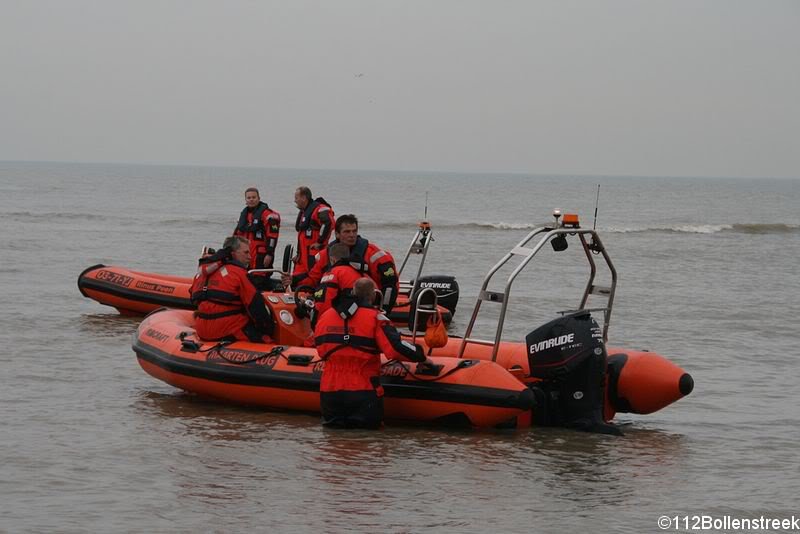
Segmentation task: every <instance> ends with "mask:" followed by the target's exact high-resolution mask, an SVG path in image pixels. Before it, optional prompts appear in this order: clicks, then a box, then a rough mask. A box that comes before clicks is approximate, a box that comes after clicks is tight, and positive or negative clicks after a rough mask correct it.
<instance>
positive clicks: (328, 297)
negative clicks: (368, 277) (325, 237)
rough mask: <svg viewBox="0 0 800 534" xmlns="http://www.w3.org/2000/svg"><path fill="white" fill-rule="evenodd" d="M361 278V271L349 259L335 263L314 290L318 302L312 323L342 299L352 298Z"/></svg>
mask: <svg viewBox="0 0 800 534" xmlns="http://www.w3.org/2000/svg"><path fill="white" fill-rule="evenodd" d="M359 278H361V273H359V272H358V271H357V270H356V269H354V268H353V266H352V265H350V263H349V262H348V261H347V259H343V260H339V261H338V262H336V263H335V264H333V266H332V267H331V269H330V271H328V272H327V273H326V274H325V275H323V277H322V280H320V284H319V286H317V289H316V290H315V291H314V300H315V301H316V303H317V304H316V306H315V308H314V318H313V319H312V325H313V324H315V323H316V319H317V318H318V317H319V316H320V315H322V314H323V313H325V311H326V310H327V309H328V308H331V307H333V306H336V305H337V304H338V303H339V302H340V301H342V299H346V298H351V297H352V292H353V286H354V285H355V283H356V280H358V279H359Z"/></svg>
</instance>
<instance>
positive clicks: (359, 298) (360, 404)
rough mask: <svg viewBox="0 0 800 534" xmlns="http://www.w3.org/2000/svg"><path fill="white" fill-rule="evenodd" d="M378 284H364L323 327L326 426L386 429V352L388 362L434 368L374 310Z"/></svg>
mask: <svg viewBox="0 0 800 534" xmlns="http://www.w3.org/2000/svg"><path fill="white" fill-rule="evenodd" d="M374 295H375V283H374V282H373V281H372V280H371V279H369V278H359V279H358V280H357V281H356V283H355V285H354V286H353V295H352V298H349V299H348V298H343V299H340V301H339V302H338V303H337V304H336V305H334V307H333V308H330V309H328V310H327V311H326V312H325V313H323V314H322V316H321V317H320V318H319V321H318V322H317V328H316V330H315V331H316V343H317V351H318V352H319V355H320V357H321V358H322V359H323V360H325V368H324V369H323V371H322V380H321V382H320V388H319V389H320V403H321V408H322V422H323V424H324V425H326V426H332V427H339V428H370V429H376V428H380V426H381V424H382V423H383V387H382V386H381V385H380V374H381V352H383V353H384V354H385V355H386V357H387V358H392V359H395V358H403V359H406V360H411V361H413V362H426V361H428V362H429V359H428V358H426V356H425V354H424V353H423V352H422V347H420V346H419V345H413V344H411V343H409V342H408V341H404V340H403V339H401V337H400V333H399V332H398V331H397V330H396V329H395V328H394V327H393V326H392V325H391V323H390V322H389V319H388V318H387V317H386V316H385V315H384V314H383V313H382V312H381V311H380V310H378V309H376V308H373V307H372V301H373V298H374Z"/></svg>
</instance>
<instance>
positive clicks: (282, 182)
mask: <svg viewBox="0 0 800 534" xmlns="http://www.w3.org/2000/svg"><path fill="white" fill-rule="evenodd" d="M301 184H305V185H309V186H310V187H311V188H312V191H313V192H314V194H315V196H317V195H322V196H324V197H325V198H326V199H327V200H328V201H329V202H330V203H331V204H333V206H334V208H335V210H336V213H338V214H343V213H347V212H352V213H355V214H356V215H358V217H359V219H360V220H361V233H362V235H364V236H365V237H367V238H368V239H370V240H371V241H374V242H376V243H378V244H380V245H382V246H383V247H385V248H388V249H389V250H391V251H392V252H393V253H394V254H395V256H396V257H402V256H403V254H404V253H405V250H406V248H407V247H408V245H409V243H410V241H411V238H412V237H413V235H414V231H415V223H416V222H417V221H418V220H419V219H421V218H422V217H423V216H424V212H425V199H426V194H427V198H428V205H427V215H428V219H429V220H430V221H431V223H432V225H433V228H434V232H435V242H434V243H433V245H432V247H431V250H430V255H429V258H428V262H427V264H426V272H427V273H429V274H433V273H442V274H452V275H455V276H456V277H457V279H458V281H459V284H460V286H461V291H462V294H461V301H460V305H459V309H458V311H457V312H456V316H455V323H454V325H453V329H452V330H454V331H455V332H457V333H458V332H460V331H463V328H464V327H465V323H466V321H467V320H468V318H469V314H470V311H471V308H472V306H473V304H474V299H475V296H476V294H477V290H478V287H479V285H480V282H481V280H482V278H483V276H484V275H485V273H486V271H487V270H488V269H489V268H490V267H491V266H492V265H494V263H495V262H496V261H497V260H498V258H499V257H500V256H501V255H502V254H503V253H505V252H506V251H507V250H509V249H510V248H511V247H513V246H514V245H515V244H516V243H517V242H518V241H519V240H520V239H521V238H522V237H523V236H524V235H525V234H526V233H527V232H528V231H529V229H530V228H532V227H533V226H535V225H537V224H540V223H544V222H548V221H549V220H550V217H551V216H550V213H551V211H552V209H553V208H560V209H562V210H563V211H575V212H577V213H579V214H580V215H581V217H582V220H583V223H584V225H591V224H592V222H593V215H594V207H595V199H596V194H597V186H598V184H599V185H600V195H599V210H598V216H597V219H596V224H597V228H598V230H599V231H600V232H601V237H602V238H603V240H604V242H605V244H606V246H607V248H608V250H609V252H610V254H611V257H612V259H613V260H614V262H615V265H616V267H617V270H618V271H619V274H620V280H619V285H618V292H617V300H616V304H615V309H614V315H613V317H612V324H611V329H610V341H611V344H612V345H615V346H620V347H629V348H641V349H649V350H653V351H656V352H659V353H661V354H663V355H665V356H667V357H668V358H670V359H671V360H672V361H674V362H676V363H677V364H678V365H680V366H682V367H683V368H684V369H686V370H687V371H688V372H690V373H691V374H692V375H693V376H694V379H695V383H696V387H695V391H694V393H693V394H692V395H691V396H690V397H688V398H686V399H683V400H681V401H679V402H678V403H676V404H674V405H672V406H670V407H668V408H667V409H665V410H663V411H661V412H659V413H656V414H652V415H649V416H631V415H623V416H621V417H619V419H618V421H619V422H620V423H622V424H623V425H624V430H625V436H624V437H611V436H600V435H591V434H582V433H574V432H569V431H563V430H554V429H533V430H529V431H528V430H526V431H481V432H478V431H454V430H440V429H435V428H418V427H403V426H387V428H386V429H385V430H384V431H380V432H358V431H355V432H336V431H328V430H323V429H322V428H321V426H320V424H319V421H318V419H317V418H316V417H312V416H309V415H298V414H285V413H269V412H264V411H260V410H251V409H243V408H240V407H235V406H228V405H222V404H219V403H216V402H210V401H204V400H201V399H197V398H194V397H192V396H190V395H187V394H184V393H181V392H180V391H177V390H175V389H173V388H172V387H170V386H168V385H166V384H164V383H161V382H159V381H157V380H155V379H153V378H151V377H150V376H149V375H146V374H145V373H144V372H143V371H142V370H141V369H140V368H139V365H138V363H137V362H136V358H135V356H134V354H133V352H132V350H131V347H130V344H131V333H132V331H133V330H134V328H135V327H136V325H137V320H136V319H131V318H123V317H120V316H118V315H117V314H116V312H115V311H114V310H113V309H111V308H105V307H103V306H100V305H99V304H97V303H95V302H92V301H89V300H86V299H84V298H83V297H82V296H81V295H80V293H79V292H78V289H77V286H76V279H77V276H78V274H79V273H80V272H81V271H82V270H83V269H84V268H86V267H88V266H90V265H93V264H96V263H106V264H118V265H124V266H128V267H130V268H133V269H139V270H149V271H156V272H165V273H172V274H184V275H190V274H191V273H192V272H193V270H194V266H195V265H196V263H195V262H196V257H197V255H198V253H199V250H200V248H201V247H202V246H203V245H212V246H218V245H219V244H220V243H221V241H222V239H223V238H224V237H225V236H226V235H227V234H228V233H230V231H231V230H232V228H233V226H234V223H235V221H236V218H237V215H238V213H239V210H240V209H241V206H242V196H243V191H244V189H245V187H247V186H249V185H256V186H258V187H260V188H261V191H262V199H264V200H266V201H267V202H268V203H269V204H270V205H271V206H272V207H273V208H275V209H277V210H278V211H280V212H281V214H282V215H283V217H284V226H283V228H284V230H283V232H282V234H281V236H282V237H281V247H282V245H283V244H287V243H291V242H292V241H293V235H292V234H293V233H292V228H293V224H294V217H295V214H296V209H295V208H294V207H293V203H292V195H293V191H294V189H295V188H296V187H297V186H298V185H301ZM0 228H2V232H1V233H0V254H1V255H2V260H1V261H0V292H1V294H2V303H3V305H2V306H1V307H0V346H2V347H3V350H2V351H0V365H2V387H0V421H1V424H2V437H0V443H2V447H0V465H2V476H0V531H7V532H87V531H90V532H195V531H216V532H239V531H245V530H248V531H285V532H297V531H299V532H312V531H314V532H316V531H320V532H349V531H357V532H378V531H386V532H423V531H431V532H573V531H576V530H577V529H587V528H589V529H591V531H594V532H636V533H640V532H658V531H659V528H658V525H657V520H658V518H659V517H660V516H662V515H665V516H668V517H669V518H672V520H673V523H672V528H671V530H673V531H674V530H676V528H675V524H674V518H675V516H678V517H679V522H680V525H679V528H678V529H677V530H686V529H685V528H684V519H683V516H689V518H688V521H689V523H688V524H689V527H691V526H692V525H693V523H694V521H695V520H694V519H693V518H692V517H691V516H702V515H706V516H709V517H712V518H723V517H724V516H726V515H727V516H731V517H732V518H753V517H756V518H757V517H760V516H764V517H766V518H791V516H792V515H794V516H796V517H800V506H799V505H798V499H797V495H798V494H800V454H799V453H798V450H800V447H798V444H799V442H800V429H799V423H800V421H799V419H800V387H798V376H800V363H799V362H798V357H799V356H800V352H799V351H798V349H797V346H798V334H797V332H798V329H799V328H800V327H798V317H800V276H799V275H798V274H797V273H798V269H797V266H796V263H797V260H798V257H799V256H800V254H799V252H800V181H792V180H771V179H761V180H736V179H725V178H719V179H676V178H636V177H612V176H608V177H579V176H576V177H563V176H561V177H554V176H523V175H502V174H498V175H490V174H486V175H458V174H431V173H416V174H410V173H392V172H382V171H372V172H366V171H352V172H351V171H324V170H280V169H243V168H204V167H178V166H174V167H159V166H126V165H101V164H90V165H87V164H59V163H8V162H7V163H0ZM577 252H578V251H574V250H572V249H570V250H568V251H566V252H565V253H563V254H561V255H558V256H556V255H554V254H552V253H549V254H545V255H544V256H543V258H542V259H541V260H540V259H538V257H537V260H536V261H535V262H534V264H532V266H531V267H530V268H529V269H528V270H527V271H525V272H524V273H523V275H522V276H521V277H520V279H518V281H517V282H516V283H515V285H514V289H513V291H512V302H511V311H510V316H509V317H508V319H507V321H506V328H505V330H504V337H505V338H506V339H509V340H522V339H523V338H524V336H525V334H526V333H527V332H529V331H530V330H533V329H534V328H535V327H536V326H538V325H539V324H541V323H543V322H544V321H546V320H548V319H550V318H552V317H554V316H555V314H556V312H557V311H559V310H563V309H568V308H572V307H575V305H576V304H577V303H578V301H579V298H580V292H581V290H582V287H583V284H584V283H585V278H584V276H585V271H584V269H583V265H582V264H580V263H576V262H578V261H579V260H580V256H579V255H576V254H573V253H577ZM573 260H574V261H573ZM493 328H494V325H493V323H492V322H491V315H486V316H482V322H481V323H480V324H479V326H478V331H479V333H481V334H483V335H485V336H487V337H488V336H491V335H492V333H493V331H494V330H493ZM720 530H723V529H722V528H720V529H716V531H720Z"/></svg>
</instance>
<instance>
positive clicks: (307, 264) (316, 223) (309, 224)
mask: <svg viewBox="0 0 800 534" xmlns="http://www.w3.org/2000/svg"><path fill="white" fill-rule="evenodd" d="M334 221H335V216H334V214H333V208H331V205H330V204H328V203H327V202H326V201H325V199H324V198H322V197H319V198H317V199H316V200H314V201H312V202H311V203H309V205H308V206H306V208H305V209H304V210H300V211H299V212H298V214H297V221H296V222H295V224H294V228H295V230H297V256H298V258H297V263H295V265H294V270H293V274H294V276H296V277H305V273H307V272H308V271H310V270H311V268H312V267H313V266H314V261H315V260H314V256H315V254H316V251H312V250H311V245H318V246H319V247H320V248H319V249H318V250H322V249H324V248H325V247H327V246H328V240H329V239H330V238H331V232H332V231H333V226H334ZM298 279H299V278H298Z"/></svg>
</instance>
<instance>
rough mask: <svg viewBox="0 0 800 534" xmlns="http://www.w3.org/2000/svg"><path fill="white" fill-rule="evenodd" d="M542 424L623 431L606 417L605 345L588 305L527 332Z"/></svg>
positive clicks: (536, 412) (538, 419)
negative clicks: (587, 308) (537, 379)
mask: <svg viewBox="0 0 800 534" xmlns="http://www.w3.org/2000/svg"><path fill="white" fill-rule="evenodd" d="M525 344H526V346H527V347H528V364H529V365H530V370H531V376H533V377H536V378H540V379H541V381H539V382H534V383H533V384H532V385H531V389H533V392H534V395H536V400H537V407H536V408H535V409H534V411H533V414H534V420H535V423H536V424H537V425H542V426H562V427H565V428H574V429H576V430H583V431H586V432H598V433H601V434H615V435H621V434H622V432H620V430H619V429H618V428H617V427H615V426H614V425H610V424H608V423H606V422H605V420H604V419H603V404H604V391H605V389H604V385H605V376H606V358H607V355H606V347H605V344H604V343H603V330H602V329H601V328H600V327H599V326H598V324H597V322H596V321H595V320H594V319H592V316H591V314H590V313H589V312H588V311H578V312H576V313H574V314H572V315H566V316H564V317H560V318H558V319H554V320H553V321H550V322H549V323H547V324H545V325H543V326H540V327H539V328H537V329H536V330H534V331H533V332H531V333H530V334H528V335H527V336H526V337H525Z"/></svg>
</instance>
